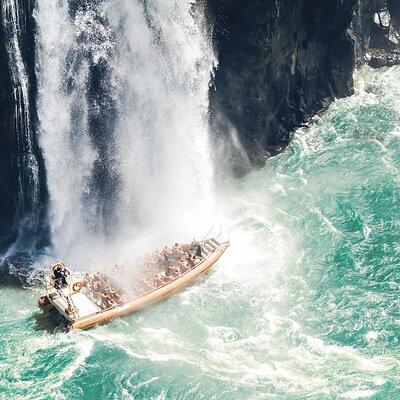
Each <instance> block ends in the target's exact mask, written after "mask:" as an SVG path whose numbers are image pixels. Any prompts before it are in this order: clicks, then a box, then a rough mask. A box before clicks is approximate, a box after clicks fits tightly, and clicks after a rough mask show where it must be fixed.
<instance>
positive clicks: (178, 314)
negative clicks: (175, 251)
mask: <svg viewBox="0 0 400 400" xmlns="http://www.w3.org/2000/svg"><path fill="white" fill-rule="evenodd" d="M399 168H400V69H399V68H397V67H393V68H391V69H384V70H376V71H371V70H369V69H363V70H361V71H359V72H357V74H356V94H355V95H354V96H352V97H350V98H347V99H342V100H338V101H336V102H335V103H334V104H333V105H332V106H331V107H330V108H329V109H328V110H327V111H326V112H325V113H324V114H323V115H322V116H320V117H318V118H315V119H314V121H312V123H310V125H309V127H307V128H302V129H300V130H299V131H297V132H296V133H295V134H294V138H293V141H292V143H291V145H290V146H289V148H288V149H287V150H286V151H285V152H284V153H283V154H281V155H279V156H277V157H274V158H272V159H270V160H269V161H268V162H267V165H266V166H265V168H263V169H262V170H259V171H256V172H253V173H251V174H249V175H248V176H246V177H245V178H243V179H242V180H239V181H236V182H235V181H232V182H229V181H227V182H225V184H224V185H221V187H220V188H219V189H218V190H217V195H216V196H217V200H218V201H217V204H219V209H218V210H217V213H218V215H219V217H220V218H221V219H222V220H223V222H224V224H225V225H227V226H230V240H231V247H230V249H229V251H228V252H227V253H226V255H225V256H224V257H223V258H222V259H221V260H220V262H219V263H218V264H217V266H216V267H215V268H214V269H213V270H212V272H210V273H209V274H208V275H207V276H205V277H203V278H201V279H200V280H199V281H198V282H197V283H196V284H195V285H193V286H191V287H189V288H187V289H186V290H184V291H182V292H181V293H179V294H176V295H174V296H172V297H170V298H169V299H167V300H166V301H164V302H162V303H160V304H157V305H155V306H153V307H151V308H149V309H147V310H145V311H143V312H140V313H138V314H134V315H132V316H130V317H126V318H122V319H119V320H116V321H114V322H112V323H110V324H108V325H106V326H101V327H96V328H94V329H91V330H89V331H86V332H73V333H62V332H56V333H50V332H46V331H40V330H38V329H37V328H36V323H35V316H36V315H37V311H36V309H35V301H36V300H35V299H36V296H37V293H38V289H37V288H36V287H27V288H12V287H2V288H1V298H0V313H1V324H0V398H1V399H88V400H89V399H90V400H91V399H118V400H119V399H179V400H183V399H207V400H209V399H219V400H220V399H227V400H235V399H274V398H277V399H398V398H400V351H399V349H400V347H399V337H400V329H399V327H400V301H399V284H400V273H399V250H400V248H399V247H400V245H399V243H400V223H399V216H400V205H399V201H398V198H399V194H400V179H399Z"/></svg>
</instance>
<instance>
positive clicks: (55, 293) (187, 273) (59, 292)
mask: <svg viewBox="0 0 400 400" xmlns="http://www.w3.org/2000/svg"><path fill="white" fill-rule="evenodd" d="M174 246H176V247H175V248H176V249H177V251H179V252H180V254H183V251H184V252H185V257H187V260H188V261H185V260H184V258H182V259H181V260H180V261H179V262H180V263H183V264H180V265H183V266H184V268H183V267H182V269H179V268H178V271H179V272H178V273H175V274H173V273H171V274H170V275H167V272H166V271H167V270H165V271H164V272H162V273H158V274H155V273H154V274H153V275H152V277H154V279H153V278H150V279H149V280H148V281H146V282H150V283H152V285H154V286H155V287H152V286H150V287H148V286H146V287H145V288H144V289H143V287H141V289H140V290H139V289H137V287H138V286H140V285H139V284H138V282H139V280H138V281H135V282H136V283H135V284H136V289H134V288H133V286H135V285H133V284H132V287H130V288H128V289H127V288H126V287H125V288H124V294H123V295H121V294H120V293H119V292H118V291H117V290H114V289H113V290H111V289H110V293H112V294H113V296H114V297H112V298H110V295H105V294H102V293H100V294H99V292H98V291H95V290H94V289H93V285H95V284H97V281H96V280H95V282H94V283H93V279H95V278H90V277H89V278H88V276H89V274H85V275H84V276H79V275H78V274H75V273H74V272H73V271H71V270H70V269H69V268H67V267H66V266H65V265H64V264H63V263H61V262H58V263H55V264H53V265H52V266H51V268H50V275H49V276H48V277H46V278H45V280H44V285H45V290H46V291H45V293H44V294H43V295H42V296H40V298H39V299H38V306H39V308H40V309H41V310H42V311H43V316H42V319H41V320H43V319H46V318H47V317H50V318H51V319H53V320H55V321H56V323H57V325H61V326H64V327H65V328H66V329H67V330H75V329H88V328H91V327H93V326H95V325H100V324H104V323H107V322H109V321H111V320H112V319H114V318H117V317H121V316H124V315H128V314H131V313H133V312H135V311H139V310H141V309H143V308H145V307H147V306H149V305H151V304H154V303H156V302H158V301H160V300H163V299H165V298H166V297H168V296H170V295H172V294H173V293H176V292H178V291H179V290H181V289H183V288H185V287H187V286H188V285H190V284H191V283H193V282H194V281H195V280H196V279H197V278H199V277H200V276H201V275H203V274H204V273H205V272H206V271H208V270H209V269H210V268H211V267H212V266H213V265H214V264H215V263H216V262H217V261H218V259H219V258H220V257H221V256H222V254H223V253H224V252H225V251H226V249H227V248H228V247H229V241H224V242H219V241H218V240H217V238H210V239H205V240H202V241H200V242H193V243H191V244H183V245H178V244H177V243H176V244H175V245H174ZM166 249H167V250H166ZM168 249H173V246H172V247H171V248H167V247H165V248H164V250H163V251H161V252H159V253H158V254H164V253H163V252H165V254H170V255H169V256H167V255H165V254H164V256H163V257H165V259H166V260H168V257H171V254H172V255H174V253H173V250H168ZM182 249H184V250H182ZM168 252H169V253H168ZM177 254H178V255H179V253H177ZM168 268H171V270H172V271H176V267H173V266H172V267H171V263H170V262H169V261H168ZM173 268H175V270H174V269H173ZM117 269H118V268H117ZM117 269H116V270H117ZM112 275H113V276H114V275H115V273H113V274H112ZM94 276H95V277H96V276H100V275H96V274H95V275H94ZM156 278H157V279H158V280H157V279H156ZM161 278H163V279H164V281H161ZM96 279H97V278H96ZM98 279H100V278H98ZM101 279H103V278H101ZM107 279H108V278H104V280H105V282H106V283H105V285H107V287H108V288H111V286H112V285H113V284H112V283H111V284H110V282H108V281H107ZM112 279H113V277H111V278H110V281H111V280H112ZM151 279H153V280H154V281H156V282H157V284H154V283H153V281H152V280H151ZM146 285H147V283H146ZM125 286H127V285H126V282H125ZM99 296H100V298H101V299H103V300H104V298H105V299H106V300H107V299H108V300H110V299H111V300H110V302H111V304H110V302H108V303H107V302H106V304H104V301H103V300H101V301H99ZM107 296H108V297H107ZM45 317H46V318H45Z"/></svg>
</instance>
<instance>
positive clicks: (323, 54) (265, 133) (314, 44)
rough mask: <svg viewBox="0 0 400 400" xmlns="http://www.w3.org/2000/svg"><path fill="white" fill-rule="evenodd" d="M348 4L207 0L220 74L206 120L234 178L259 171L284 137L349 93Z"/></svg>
mask: <svg viewBox="0 0 400 400" xmlns="http://www.w3.org/2000/svg"><path fill="white" fill-rule="evenodd" d="M354 4H355V2H354V1H353V0H344V1H342V0H330V1H320V0H298V1H295V2H294V1H293V2H289V1H280V0H276V1H275V0H253V1H252V2H248V1H247V0H229V1H228V0H208V12H209V15H210V18H211V20H212V22H213V24H214V31H213V40H214V44H215V48H216V52H217V55H218V58H219V67H218V68H217V70H216V73H215V79H214V82H213V86H212V88H211V89H210V120H211V125H212V128H213V132H214V139H215V142H216V148H217V152H219V153H220V154H219V157H217V158H219V159H221V155H222V159H223V160H224V162H225V165H228V166H229V168H230V169H231V172H233V173H234V174H236V175H240V174H243V173H245V172H247V171H248V170H249V169H251V168H253V167H254V166H256V167H259V166H262V165H264V162H265V160H266V158H267V157H269V156H271V155H274V154H276V153H277V152H279V151H281V150H282V149H283V148H284V147H285V146H286V145H287V144H288V142H289V133H290V132H291V131H292V130H293V129H295V128H296V127H298V126H300V125H301V124H303V123H304V122H305V121H306V120H307V118H309V117H310V116H312V115H314V114H315V113H316V112H318V111H319V110H321V109H322V108H324V106H325V105H327V104H329V103H330V102H331V101H332V100H333V99H334V98H337V97H343V96H348V95H350V94H351V93H352V87H353V80H352V74H353V70H354V43H353V41H352V39H351V37H350V35H349V33H348V28H349V27H350V24H351V20H352V16H353V7H354Z"/></svg>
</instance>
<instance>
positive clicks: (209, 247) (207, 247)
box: [203, 243, 214, 253]
mask: <svg viewBox="0 0 400 400" xmlns="http://www.w3.org/2000/svg"><path fill="white" fill-rule="evenodd" d="M203 248H205V249H207V250H208V252H209V253H213V252H214V249H213V248H212V247H211V246H210V245H209V244H207V243H205V244H204V246H203Z"/></svg>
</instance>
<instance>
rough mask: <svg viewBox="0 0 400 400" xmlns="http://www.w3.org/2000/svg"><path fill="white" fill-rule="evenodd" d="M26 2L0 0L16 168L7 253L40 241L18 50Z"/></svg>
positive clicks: (36, 173)
mask: <svg viewBox="0 0 400 400" xmlns="http://www.w3.org/2000/svg"><path fill="white" fill-rule="evenodd" d="M29 8H30V3H29V2H28V3H25V2H23V1H21V0H4V1H3V2H2V4H1V14H2V22H3V26H4V33H5V37H6V48H7V53H8V57H9V68H10V73H11V81H12V85H13V102H14V104H15V111H14V124H15V134H16V146H17V148H16V157H17V159H16V165H17V169H18V188H17V197H16V203H17V213H16V216H15V225H16V226H18V230H19V235H18V238H17V241H16V242H15V243H14V245H13V246H11V248H10V250H9V253H8V254H10V255H11V254H12V253H13V252H14V251H16V250H18V249H24V250H30V248H33V246H34V243H36V241H38V240H40V239H38V237H39V236H40V233H39V232H38V230H39V228H40V223H41V210H42V207H43V204H42V202H43V198H42V197H41V186H40V165H39V161H38V156H37V154H38V151H37V143H36V141H35V140H36V139H35V129H34V127H33V126H32V125H33V123H32V115H31V103H30V81H29V74H28V71H27V66H26V62H25V59H24V56H23V50H22V49H21V43H22V42H23V39H21V38H23V35H25V33H26V29H27V18H28V17H27V15H29Z"/></svg>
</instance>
